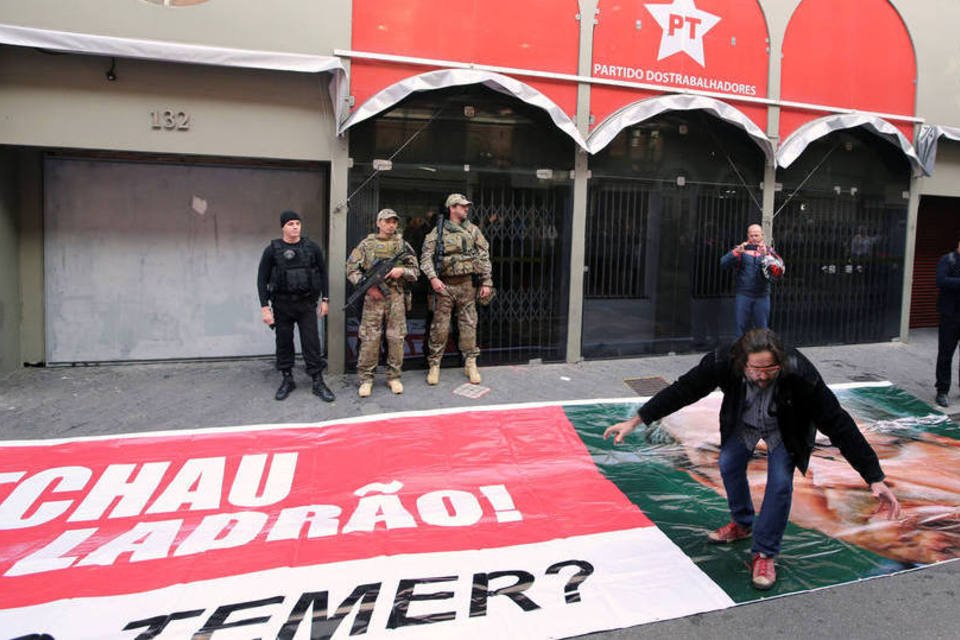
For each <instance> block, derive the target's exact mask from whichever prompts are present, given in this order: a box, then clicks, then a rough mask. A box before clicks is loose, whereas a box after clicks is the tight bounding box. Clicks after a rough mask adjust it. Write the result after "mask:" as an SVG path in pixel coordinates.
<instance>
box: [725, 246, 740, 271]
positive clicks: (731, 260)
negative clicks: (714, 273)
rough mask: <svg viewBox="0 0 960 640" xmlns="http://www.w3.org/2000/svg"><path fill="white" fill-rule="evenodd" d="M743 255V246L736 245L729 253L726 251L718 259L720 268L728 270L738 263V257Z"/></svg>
mask: <svg viewBox="0 0 960 640" xmlns="http://www.w3.org/2000/svg"><path fill="white" fill-rule="evenodd" d="M742 253H743V245H737V246H736V247H734V248H733V249H731V250H730V251H727V252H726V253H725V254H723V256H722V257H721V258H720V268H721V269H729V268H730V267H732V266H733V265H735V264H737V262H739V261H740V255H741V254H742Z"/></svg>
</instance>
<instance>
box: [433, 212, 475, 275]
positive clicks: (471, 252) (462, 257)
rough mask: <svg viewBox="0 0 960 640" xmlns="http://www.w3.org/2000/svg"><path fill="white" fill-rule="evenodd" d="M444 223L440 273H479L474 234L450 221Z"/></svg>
mask: <svg viewBox="0 0 960 640" xmlns="http://www.w3.org/2000/svg"><path fill="white" fill-rule="evenodd" d="M443 225H444V226H443V257H442V258H441V259H440V274H439V275H444V276H462V275H468V274H471V273H477V246H476V242H474V238H473V234H472V233H470V231H468V230H467V229H465V228H464V227H462V226H459V225H455V224H452V223H450V222H444V223H443Z"/></svg>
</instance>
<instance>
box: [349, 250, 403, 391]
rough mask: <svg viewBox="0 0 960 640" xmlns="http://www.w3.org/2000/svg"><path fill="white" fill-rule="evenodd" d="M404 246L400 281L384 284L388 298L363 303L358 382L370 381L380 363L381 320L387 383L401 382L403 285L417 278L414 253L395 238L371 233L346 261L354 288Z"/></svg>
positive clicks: (365, 300)
mask: <svg viewBox="0 0 960 640" xmlns="http://www.w3.org/2000/svg"><path fill="white" fill-rule="evenodd" d="M404 245H406V246H407V250H408V251H409V255H407V256H404V257H403V258H402V259H401V261H400V264H399V265H398V266H401V267H403V277H402V278H401V279H400V280H393V279H390V280H387V281H386V282H385V284H386V286H387V287H388V288H389V290H390V295H388V296H385V297H384V298H383V300H374V299H373V298H371V297H370V295H369V293H368V294H367V296H366V297H364V299H363V315H362V316H361V318H360V331H359V338H360V356H359V357H358V358H357V373H358V374H359V375H360V381H361V382H369V381H372V380H373V373H374V371H375V370H376V368H377V363H378V362H379V361H380V335H381V329H382V327H383V321H384V318H386V321H387V367H388V371H387V379H388V380H394V379H399V378H400V371H401V369H402V367H403V339H404V337H405V336H406V335H407V310H406V292H405V287H404V283H403V281H406V282H410V283H412V282H415V281H416V279H417V277H418V276H419V275H420V270H419V269H418V268H417V259H416V257H415V256H414V254H413V249H411V248H410V245H409V244H406V243H405V242H404V241H403V238H402V237H401V236H400V235H399V234H398V235H396V236H394V237H392V238H387V239H382V238H380V237H378V236H377V234H375V233H371V234H370V235H368V236H367V237H366V238H364V239H363V240H361V241H360V244H358V245H357V247H356V248H355V249H354V250H353V251H351V252H350V256H349V257H348V258H347V280H349V281H350V282H352V283H353V284H357V283H358V282H360V280H361V279H362V278H363V274H364V273H365V272H367V271H369V270H370V269H371V268H372V267H373V265H374V264H376V263H377V262H378V261H380V260H384V259H386V260H389V259H390V258H392V257H394V256H395V255H397V254H398V253H400V251H402V250H403V247H404Z"/></svg>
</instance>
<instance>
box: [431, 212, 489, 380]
mask: <svg viewBox="0 0 960 640" xmlns="http://www.w3.org/2000/svg"><path fill="white" fill-rule="evenodd" d="M471 204H472V203H471V202H470V201H469V200H467V199H466V198H465V197H464V196H463V195H462V194H459V193H452V194H450V196H449V197H447V202H446V207H447V210H448V211H449V212H450V214H449V217H448V219H446V220H443V222H442V224H443V240H442V242H443V246H442V247H438V246H437V227H434V228H433V229H432V230H431V231H430V233H428V234H427V237H426V238H424V240H423V249H422V251H421V254H420V269H421V270H422V271H423V274H424V275H425V276H427V279H428V280H430V287H431V288H432V289H433V294H432V296H433V305H434V311H433V323H432V324H431V325H430V339H429V343H428V346H429V353H428V355H427V364H428V365H429V366H430V370H429V372H428V373H427V384H437V383H438V382H439V381H440V359H441V358H442V357H443V350H444V349H445V348H446V346H447V335H448V333H449V332H450V317H451V315H452V313H453V311H454V310H456V313H457V326H458V327H459V329H460V345H459V346H460V353H461V354H462V355H463V358H464V368H463V371H464V373H465V374H466V376H467V377H468V378H469V379H470V382H471V383H473V384H480V382H481V380H482V378H481V377H480V371H479V370H478V369H477V356H479V355H480V349H479V348H478V347H477V287H476V284H475V283H474V278H476V279H477V280H478V281H479V285H480V291H479V294H480V298H482V299H483V300H489V298H490V297H491V295H492V293H493V268H492V266H491V264H490V246H489V245H488V244H487V240H486V238H484V237H483V233H481V231H480V229H479V228H478V227H477V226H476V225H475V224H473V223H471V222H470V221H469V220H467V216H468V215H469V213H470V212H469V210H468V207H469V206H470V205H471ZM438 255H439V260H438V261H436V260H435V258H436V257H437V256H438ZM437 262H439V265H438V264H437Z"/></svg>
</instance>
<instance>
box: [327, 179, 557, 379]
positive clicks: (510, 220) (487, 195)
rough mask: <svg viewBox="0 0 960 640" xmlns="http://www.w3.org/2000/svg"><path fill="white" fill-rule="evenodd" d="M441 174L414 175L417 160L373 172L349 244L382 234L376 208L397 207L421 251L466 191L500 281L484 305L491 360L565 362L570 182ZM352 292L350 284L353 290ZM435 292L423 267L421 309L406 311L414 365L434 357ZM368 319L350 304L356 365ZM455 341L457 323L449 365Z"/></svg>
mask: <svg viewBox="0 0 960 640" xmlns="http://www.w3.org/2000/svg"><path fill="white" fill-rule="evenodd" d="M419 173H420V174H422V173H423V172H422V171H420V172H419ZM436 173H437V174H439V175H436V176H432V177H431V179H424V178H419V177H414V176H416V175H417V167H413V168H409V167H406V166H403V165H398V166H395V167H394V168H393V170H392V171H391V172H389V173H386V172H385V173H382V174H379V175H378V176H376V177H375V178H374V179H372V180H370V181H368V182H367V183H366V184H365V185H364V188H363V189H361V190H359V191H358V192H357V194H356V196H355V197H354V201H353V203H352V204H351V208H350V217H349V220H348V226H347V239H348V248H347V250H348V251H349V250H350V249H351V248H352V247H354V246H356V244H357V243H358V242H359V241H360V240H361V239H362V238H363V237H365V236H366V235H367V234H368V233H373V232H374V231H375V229H376V226H375V219H376V213H377V211H378V210H379V209H380V208H382V207H390V208H393V209H395V210H396V211H397V212H398V213H399V214H400V216H401V219H402V233H403V236H404V239H405V240H407V242H409V243H410V244H411V245H412V246H413V248H414V250H415V251H416V252H417V254H418V256H419V253H420V249H421V245H422V244H423V239H424V237H425V236H426V234H427V233H428V232H429V231H430V230H431V229H432V228H433V226H434V225H435V224H436V218H435V217H434V216H435V214H436V212H437V211H442V210H443V203H444V201H445V199H446V197H447V195H448V194H449V193H452V192H459V193H464V194H466V196H467V197H468V198H469V199H470V200H471V201H473V203H474V204H473V207H472V208H471V214H470V221H471V222H473V223H474V224H476V225H478V226H479V227H480V228H481V229H482V231H483V234H484V236H485V237H486V238H487V241H488V242H489V243H490V258H491V262H492V263H493V279H494V286H495V287H496V290H497V295H496V297H495V298H494V300H493V302H492V303H491V304H490V305H489V306H488V307H483V306H480V307H478V310H479V316H480V327H479V330H478V336H477V338H478V341H479V344H480V349H481V353H482V355H481V362H482V364H484V365H491V364H508V363H520V362H522V363H526V362H528V361H529V360H531V359H542V360H544V361H562V360H563V359H564V358H565V357H566V339H567V338H566V332H567V320H566V317H567V316H566V309H567V298H568V295H567V292H568V290H569V273H568V269H566V268H564V264H566V261H568V260H569V257H568V254H569V245H570V241H569V235H570V230H569V227H570V206H571V205H570V202H571V197H570V193H571V188H570V183H569V181H567V180H563V181H562V182H557V183H555V182H553V181H548V180H538V179H537V178H536V177H534V176H518V175H513V174H509V173H498V172H479V171H477V172H471V173H470V174H468V176H469V182H468V183H467V184H464V173H463V172H462V170H461V171H460V172H459V173H458V174H456V178H453V176H452V175H451V174H450V173H447V172H439V171H438V172H436ZM358 184H359V183H358ZM351 291H352V288H351V287H349V286H348V290H347V293H348V294H349V293H350V292H351ZM429 291H430V288H429V286H428V284H427V281H426V278H424V277H423V276H421V277H420V279H419V280H418V281H417V283H416V284H415V285H414V287H413V293H414V300H413V308H412V309H411V311H410V312H408V313H407V348H406V350H405V360H406V362H405V365H404V366H405V367H419V366H425V364H424V357H425V349H426V339H427V335H428V331H429V328H428V325H429V321H430V312H429V309H428V295H429ZM359 319H360V308H359V305H358V306H357V308H353V309H348V310H347V326H346V335H347V364H348V366H349V367H351V368H352V367H355V366H356V358H357V350H358V343H357V337H356V336H357V328H358V326H359ZM456 345H457V329H456V322H454V323H453V326H452V329H451V332H450V340H449V342H448V344H447V352H446V353H447V356H446V360H445V362H444V364H445V365H447V366H454V365H456V364H457V363H458V362H459V360H458V359H459V355H458V351H457V346H456Z"/></svg>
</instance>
